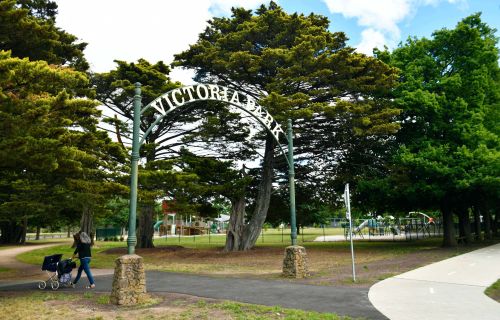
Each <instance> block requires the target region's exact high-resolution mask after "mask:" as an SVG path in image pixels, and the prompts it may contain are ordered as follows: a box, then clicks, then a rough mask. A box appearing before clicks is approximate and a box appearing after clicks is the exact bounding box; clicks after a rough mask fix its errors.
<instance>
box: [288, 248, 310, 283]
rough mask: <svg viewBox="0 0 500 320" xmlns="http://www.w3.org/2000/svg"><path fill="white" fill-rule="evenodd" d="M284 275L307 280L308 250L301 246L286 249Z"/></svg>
mask: <svg viewBox="0 0 500 320" xmlns="http://www.w3.org/2000/svg"><path fill="white" fill-rule="evenodd" d="M282 275H283V276H284V277H288V278H305V277H307V276H308V275H309V272H308V268H307V253H306V248H304V247H301V246H289V247H286V249H285V258H284V259H283V274H282Z"/></svg>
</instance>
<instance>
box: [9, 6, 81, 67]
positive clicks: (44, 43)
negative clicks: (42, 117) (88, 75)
mask: <svg viewBox="0 0 500 320" xmlns="http://www.w3.org/2000/svg"><path fill="white" fill-rule="evenodd" d="M56 13H57V4H56V3H55V2H53V1H49V0H17V1H16V0H5V1H1V2H0V50H11V51H12V55H13V56H15V57H20V58H25V57H27V58H29V59H30V60H43V61H47V62H48V63H49V64H56V65H69V66H71V67H73V68H75V69H77V70H80V71H85V70H87V69H88V68H89V65H88V63H87V61H86V60H85V58H84V56H83V50H84V49H85V47H86V46H87V44H86V43H78V41H77V40H78V38H77V37H76V36H74V35H72V34H69V33H67V32H66V31H64V30H61V29H59V28H57V27H56V25H55V15H56Z"/></svg>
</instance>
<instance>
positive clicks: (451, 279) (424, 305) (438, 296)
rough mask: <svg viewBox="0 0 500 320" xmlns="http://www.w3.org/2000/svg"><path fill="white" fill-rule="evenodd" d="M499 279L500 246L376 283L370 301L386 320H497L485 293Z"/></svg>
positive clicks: (495, 306) (496, 306)
mask: <svg viewBox="0 0 500 320" xmlns="http://www.w3.org/2000/svg"><path fill="white" fill-rule="evenodd" d="M499 278H500V244H496V245H493V246H490V247H487V248H483V249H479V250H476V251H473V252H470V253H466V254H463V255H460V256H457V257H454V258H451V259H447V260H443V261H440V262H437V263H433V264H430V265H428V266H425V267H422V268H418V269H415V270H413V271H410V272H406V273H403V274H400V275H398V276H395V277H392V278H389V279H386V280H384V281H381V282H378V283H376V284H375V285H373V286H372V287H371V288H370V291H369V294H368V296H369V299H370V301H371V302H372V303H373V305H374V306H375V307H376V308H377V309H378V310H379V311H380V312H382V313H383V314H384V315H386V316H387V317H388V318H390V319H393V320H398V319H404V320H412V319H418V320H422V319H440V320H444V319H453V320H461V319H464V320H471V319H481V320H500V303H498V302H496V301H494V300H493V299H490V298H489V297H488V296H486V295H485V294H484V290H485V289H486V288H487V287H488V286H490V285H491V284H492V283H494V282H495V281H497V280H498V279H499Z"/></svg>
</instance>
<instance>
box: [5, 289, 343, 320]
mask: <svg viewBox="0 0 500 320" xmlns="http://www.w3.org/2000/svg"><path fill="white" fill-rule="evenodd" d="M0 314H3V315H9V319H50V320H52V319H68V318H71V319H131V320H135V319H137V320H138V319H148V320H152V319H186V320H187V319H262V320H265V319H294V320H301V319H303V320H327V319H328V320H335V319H343V320H350V319H353V318H350V317H339V316H337V315H335V314H331V313H317V312H309V311H302V310H294V309H284V308H280V307H265V306H257V305H251V304H243V303H237V302H230V301H220V300H213V299H202V298H197V297H192V296H186V295H180V294H164V295H150V296H149V298H148V299H146V300H145V301H144V303H143V304H141V305H137V306H134V307H119V306H116V305H112V304H110V302H109V295H106V294H97V293H93V292H86V293H84V294H81V293H71V294H68V293H63V292H36V293H27V294H26V293H7V292H0Z"/></svg>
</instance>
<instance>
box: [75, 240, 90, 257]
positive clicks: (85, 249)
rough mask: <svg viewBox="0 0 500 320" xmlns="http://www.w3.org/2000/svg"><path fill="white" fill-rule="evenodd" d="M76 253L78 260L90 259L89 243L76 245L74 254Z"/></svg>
mask: <svg viewBox="0 0 500 320" xmlns="http://www.w3.org/2000/svg"><path fill="white" fill-rule="evenodd" d="M76 253H78V258H80V259H82V258H90V257H92V255H91V254H90V243H81V242H79V243H77V244H76V249H75V252H74V254H76Z"/></svg>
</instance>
